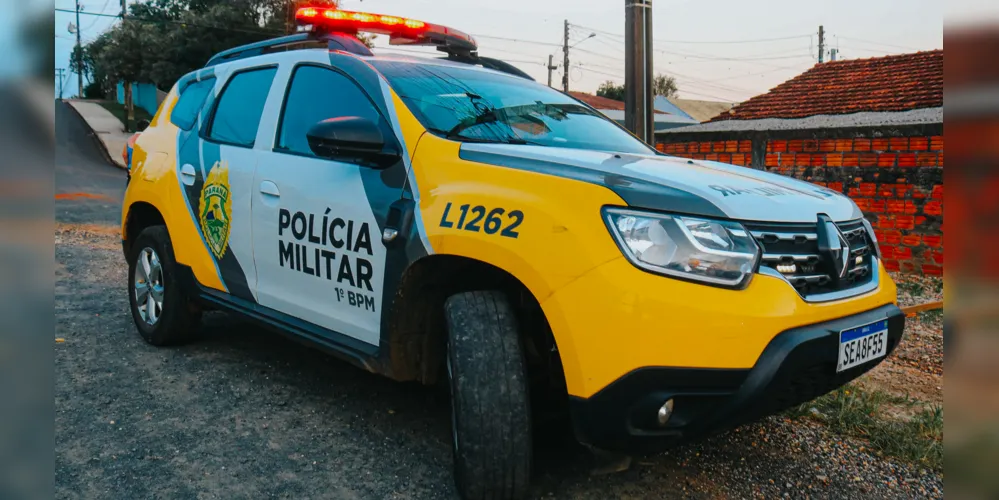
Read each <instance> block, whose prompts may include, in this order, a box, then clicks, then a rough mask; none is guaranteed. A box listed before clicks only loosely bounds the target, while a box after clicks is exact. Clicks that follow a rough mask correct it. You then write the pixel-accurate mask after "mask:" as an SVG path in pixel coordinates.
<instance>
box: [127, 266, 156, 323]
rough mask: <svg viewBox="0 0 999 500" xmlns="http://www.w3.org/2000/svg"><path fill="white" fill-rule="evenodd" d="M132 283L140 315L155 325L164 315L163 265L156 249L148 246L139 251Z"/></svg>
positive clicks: (136, 306) (145, 320)
mask: <svg viewBox="0 0 999 500" xmlns="http://www.w3.org/2000/svg"><path fill="white" fill-rule="evenodd" d="M132 283H133V284H134V289H135V292H134V293H135V308H136V309H137V310H138V312H139V317H140V318H142V321H144V322H145V323H146V324H147V325H155V324H156V323H157V322H158V321H159V320H160V316H162V315H163V265H162V264H161V263H160V257H159V255H157V254H156V250H153V249H152V248H149V247H146V248H143V249H142V251H141V252H139V258H138V261H137V262H136V263H135V272H134V275H133V276H132Z"/></svg>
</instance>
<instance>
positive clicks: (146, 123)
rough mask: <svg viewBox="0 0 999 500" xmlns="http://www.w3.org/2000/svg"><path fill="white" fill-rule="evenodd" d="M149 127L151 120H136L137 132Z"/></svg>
mask: <svg viewBox="0 0 999 500" xmlns="http://www.w3.org/2000/svg"><path fill="white" fill-rule="evenodd" d="M147 128H149V120H139V121H137V122H135V130H136V131H137V132H143V131H145V130H146V129H147Z"/></svg>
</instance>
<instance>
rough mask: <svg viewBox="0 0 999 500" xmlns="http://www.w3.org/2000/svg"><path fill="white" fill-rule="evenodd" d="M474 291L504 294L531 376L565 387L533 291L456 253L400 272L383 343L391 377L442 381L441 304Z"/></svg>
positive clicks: (500, 271) (443, 340) (502, 272)
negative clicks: (450, 298)
mask: <svg viewBox="0 0 999 500" xmlns="http://www.w3.org/2000/svg"><path fill="white" fill-rule="evenodd" d="M478 290H499V291H502V292H504V294H505V295H506V296H507V297H508V299H509V300H510V301H511V304H512V305H513V307H514V309H515V310H516V311H517V321H518V325H519V326H520V330H521V332H520V333H521V340H522V343H523V344H522V345H523V347H524V350H525V355H526V356H527V358H528V365H529V370H530V371H531V373H530V374H529V376H531V378H532V379H535V378H541V377H542V376H545V377H547V376H549V375H554V376H556V377H555V378H556V380H554V383H555V384H560V385H561V387H564V384H565V382H564V373H562V368H561V358H560V355H559V351H558V347H557V345H556V343H555V338H554V336H553V335H552V332H551V327H550V326H549V324H548V320H547V318H546V317H545V314H544V311H543V310H542V309H541V305H540V301H539V300H538V298H537V297H535V295H534V293H532V292H531V290H530V289H529V288H528V287H527V286H526V285H525V284H524V283H523V281H521V280H520V279H518V278H517V277H516V276H514V275H513V274H511V273H509V272H508V271H506V270H504V269H501V268H499V267H497V266H495V265H493V264H490V263H488V262H484V261H482V260H478V259H474V258H470V257H465V256H461V255H454V254H434V255H429V256H426V257H424V258H422V259H419V260H417V261H416V262H414V263H412V264H411V265H410V266H409V267H408V268H407V269H406V272H405V273H404V274H403V277H402V279H401V280H400V282H399V286H398V287H397V289H396V292H395V296H394V297H393V302H392V310H391V313H390V314H389V321H388V325H387V329H386V335H385V337H384V341H383V342H384V343H386V344H387V345H386V346H385V347H387V349H385V350H384V351H385V352H386V353H387V357H388V359H386V360H385V362H386V363H387V365H388V367H389V371H390V372H391V376H392V378H395V379H398V380H417V381H420V382H422V383H424V384H433V383H435V382H436V381H437V380H438V379H439V378H440V377H441V375H442V368H443V363H444V356H445V354H446V335H447V326H446V323H445V319H444V301H445V300H446V299H447V298H448V297H450V296H451V295H454V294H456V293H460V292H469V291H478ZM549 378H550V377H549Z"/></svg>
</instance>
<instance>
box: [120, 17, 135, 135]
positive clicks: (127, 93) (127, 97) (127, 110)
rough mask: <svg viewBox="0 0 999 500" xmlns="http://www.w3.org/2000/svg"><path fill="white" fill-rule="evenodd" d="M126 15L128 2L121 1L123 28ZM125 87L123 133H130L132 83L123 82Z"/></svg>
mask: <svg viewBox="0 0 999 500" xmlns="http://www.w3.org/2000/svg"><path fill="white" fill-rule="evenodd" d="M127 14H128V0H121V25H122V27H125V17H126V15H127ZM124 87H125V89H124V90H125V132H131V131H132V124H133V123H135V103H134V102H133V98H132V82H124Z"/></svg>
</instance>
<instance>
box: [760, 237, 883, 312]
mask: <svg viewBox="0 0 999 500" xmlns="http://www.w3.org/2000/svg"><path fill="white" fill-rule="evenodd" d="M836 225H837V226H838V227H839V229H840V231H842V233H843V236H845V237H846V240H847V242H848V243H849V244H850V259H848V262H847V271H846V277H845V278H843V279H836V278H837V276H836V274H835V268H834V267H833V264H832V262H830V260H829V258H828V257H827V256H824V255H820V254H819V245H818V236H817V234H816V231H817V225H816V224H815V223H812V224H776V223H748V224H746V228H747V229H749V231H750V232H751V233H752V235H753V237H754V238H755V239H756V242H757V243H759V245H760V248H761V249H762V250H763V258H762V262H761V263H760V265H761V266H762V267H768V268H770V269H772V270H773V271H775V272H777V273H779V274H780V275H782V276H784V278H785V279H786V280H787V281H788V283H790V284H791V285H792V286H793V287H794V289H795V290H797V291H798V293H799V294H800V295H801V296H802V297H804V298H806V299H808V298H809V297H811V296H815V295H819V294H826V293H832V292H848V291H849V290H851V289H854V288H858V287H861V286H863V285H866V284H868V283H870V282H871V281H872V280H873V279H874V269H875V268H874V246H873V242H872V241H871V237H870V235H868V234H867V230H866V229H865V227H864V223H863V221H862V220H855V221H850V222H839V223H837V224H836ZM857 257H860V262H859V263H858V262H857ZM791 265H793V266H794V267H793V270H791V269H789V268H790V266H791ZM781 271H783V272H781Z"/></svg>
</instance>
